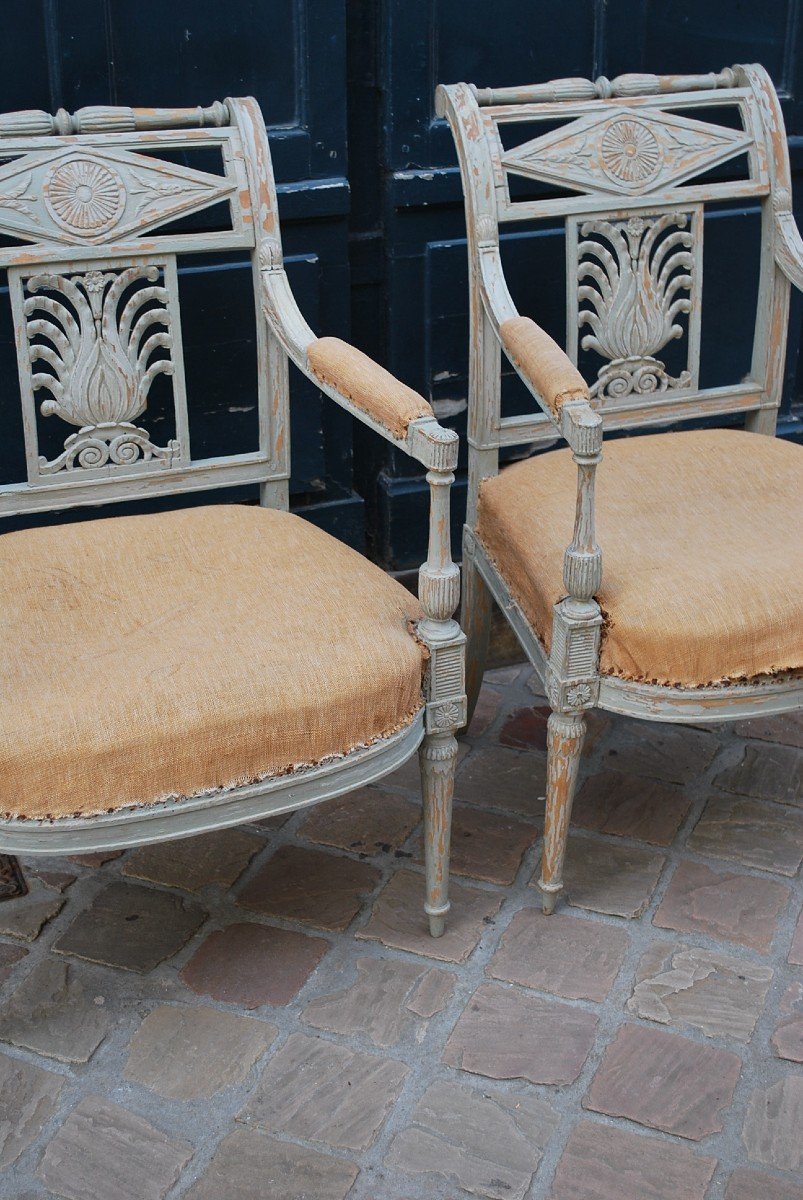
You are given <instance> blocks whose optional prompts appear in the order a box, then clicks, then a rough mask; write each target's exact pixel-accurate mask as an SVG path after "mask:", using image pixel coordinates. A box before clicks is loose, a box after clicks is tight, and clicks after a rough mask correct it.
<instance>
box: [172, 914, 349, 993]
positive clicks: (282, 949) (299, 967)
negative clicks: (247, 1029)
mask: <svg viewBox="0 0 803 1200" xmlns="http://www.w3.org/2000/svg"><path fill="white" fill-rule="evenodd" d="M328 949H329V943H328V942H327V941H324V939H323V938H316V937H308V936H307V935H306V934H304V933H296V932H294V931H293V930H291V929H274V928H273V927H272V926H269V925H257V924H254V923H253V922H248V923H238V924H236V925H229V926H227V928H226V929H217V930H215V932H214V933H210V934H209V936H208V937H207V938H205V939H204V941H203V942H202V943H201V945H200V946H199V947H198V949H197V950H196V951H195V953H194V954H193V956H192V958H191V959H190V960H189V962H188V963H187V964H186V966H185V967H184V968H183V970H182V971H181V980H182V982H183V983H185V984H186V986H187V987H188V988H191V989H192V990H193V991H194V992H197V993H198V995H200V996H211V997H212V999H213V1000H221V1001H222V1002H223V1003H224V1004H238V1005H239V1006H240V1007H241V1008H247V1009H251V1008H260V1007H261V1006H262V1005H263V1004H272V1005H276V1006H279V1005H283V1004H289V1003H290V1001H291V1000H292V999H293V997H294V996H296V995H297V994H298V992H299V991H300V990H301V988H302V987H303V986H304V984H305V983H306V982H307V980H308V979H309V977H310V975H311V974H312V972H313V971H314V970H315V968H316V967H317V965H318V963H319V962H320V961H321V959H322V958H323V956H324V955H325V954H326V952H327V950H328Z"/></svg>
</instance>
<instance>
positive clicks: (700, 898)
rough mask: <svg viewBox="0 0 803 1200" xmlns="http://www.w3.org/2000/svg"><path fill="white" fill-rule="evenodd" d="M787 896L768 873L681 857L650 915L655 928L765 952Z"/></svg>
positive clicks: (785, 889)
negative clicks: (738, 871)
mask: <svg viewBox="0 0 803 1200" xmlns="http://www.w3.org/2000/svg"><path fill="white" fill-rule="evenodd" d="M789 896H790V891H789V888H788V887H785V886H784V884H782V883H776V882H775V880H773V879H759V878H757V877H756V876H755V875H735V874H733V873H732V872H730V871H712V870H711V868H710V867H707V866H705V865H704V864H703V863H696V862H682V863H680V865H679V866H678V868H677V870H676V871H675V874H674V875H673V876H672V880H671V882H670V884H669V887H668V888H667V890H666V892H665V893H664V898H663V900H662V901H661V903H660V904H659V905H658V908H657V910H656V912H655V916H654V917H653V919H652V920H653V924H654V925H658V926H659V927H660V928H661V929H677V930H679V931H680V932H681V933H706V934H708V935H709V936H710V937H713V938H717V939H724V940H725V941H728V942H738V943H739V944H740V945H742V946H749V947H750V948H751V949H752V950H758V951H760V952H761V953H762V954H766V953H768V951H769V949H770V947H771V946H772V939H773V936H774V934H775V929H776V926H777V923H778V918H779V916H780V915H781V912H782V910H783V908H784V907H785V905H786V903H787V901H788V900H789Z"/></svg>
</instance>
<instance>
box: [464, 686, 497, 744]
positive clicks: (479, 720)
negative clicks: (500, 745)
mask: <svg viewBox="0 0 803 1200" xmlns="http://www.w3.org/2000/svg"><path fill="white" fill-rule="evenodd" d="M501 701H502V693H501V692H500V691H499V689H498V688H495V687H490V686H489V685H488V684H487V683H484V684H483V685H482V687H481V688H480V694H479V696H478V697H477V703H476V705H475V706H474V714H473V716H472V718H471V724H470V725H469V727H468V729H467V730H466V736H467V737H470V738H476V737H480V736H481V735H482V734H483V733H485V731H486V729H488V727H489V726H490V725H492V724H493V722H494V720H495V718H496V714H497V713H498V712H499V705H500V703H501Z"/></svg>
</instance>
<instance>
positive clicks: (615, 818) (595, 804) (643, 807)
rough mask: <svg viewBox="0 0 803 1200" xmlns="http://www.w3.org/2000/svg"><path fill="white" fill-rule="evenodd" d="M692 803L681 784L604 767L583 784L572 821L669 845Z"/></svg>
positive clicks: (644, 840) (622, 835)
mask: <svg viewBox="0 0 803 1200" xmlns="http://www.w3.org/2000/svg"><path fill="white" fill-rule="evenodd" d="M690 807H691V801H690V800H689V798H688V796H687V795H686V792H685V791H684V789H683V788H682V787H679V786H678V785H677V784H671V783H662V782H661V781H660V780H657V779H645V778H644V777H642V776H640V775H625V774H623V773H622V772H621V771H600V772H598V773H597V774H595V775H591V776H590V777H589V778H588V779H586V781H585V783H583V784H582V786H581V787H580V789H579V791H578V793H577V797H576V798H575V801H574V805H573V807H572V823H573V824H574V825H576V826H579V828H580V829H593V830H594V831H595V832H596V833H608V834H613V835H614V836H616V837H629V838H636V839H637V840H640V841H642V842H651V843H652V844H653V845H655V846H668V845H669V844H670V843H671V841H672V839H673V838H674V836H675V834H676V833H677V831H678V829H679V828H680V825H681V822H682V821H683V819H684V817H685V816H686V814H687V813H688V811H689V808H690Z"/></svg>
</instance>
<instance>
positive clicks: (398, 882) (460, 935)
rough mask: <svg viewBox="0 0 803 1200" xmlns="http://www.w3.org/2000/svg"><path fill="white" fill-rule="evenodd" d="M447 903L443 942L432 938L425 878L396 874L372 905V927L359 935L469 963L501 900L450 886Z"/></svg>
mask: <svg viewBox="0 0 803 1200" xmlns="http://www.w3.org/2000/svg"><path fill="white" fill-rule="evenodd" d="M449 898H450V900H451V905H452V907H451V909H450V910H449V915H448V916H447V918H446V932H445V933H444V935H443V937H439V938H433V937H430V935H429V925H428V922H427V918H426V915H425V913H424V876H423V875H419V874H418V873H417V872H416V871H407V870H401V871H397V872H396V874H395V875H394V876H393V878H392V879H391V881H390V883H389V884H388V885H387V886H386V888H385V889H384V891H382V892H380V894H379V896H378V897H377V899H376V900H375V901H374V910H373V912H372V913H371V919H370V920H369V922H368V924H367V925H366V926H365V928H364V929H360V930H358V931H357V935H356V936H357V937H358V938H366V939H370V940H373V939H375V940H376V941H380V942H382V943H384V945H386V946H393V947H395V948H396V949H397V950H412V952H413V953H414V954H424V955H426V956H427V957H428V958H437V959H440V960H442V961H443V962H465V960H466V959H467V958H468V956H469V954H471V952H472V950H474V948H475V947H476V945H477V943H478V942H479V940H480V938H481V937H482V935H483V933H484V932H485V926H486V924H487V923H488V922H490V921H491V920H492V919H493V917H494V916H495V915H496V913H497V912H498V911H499V907H500V905H501V903H502V899H503V897H502V896H498V895H494V894H493V893H491V892H484V891H480V889H479V888H469V887H465V886H464V885H463V884H460V883H452V884H451V886H450V888H449Z"/></svg>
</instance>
